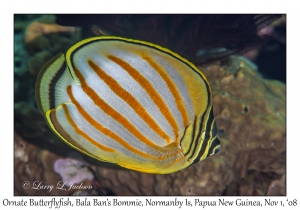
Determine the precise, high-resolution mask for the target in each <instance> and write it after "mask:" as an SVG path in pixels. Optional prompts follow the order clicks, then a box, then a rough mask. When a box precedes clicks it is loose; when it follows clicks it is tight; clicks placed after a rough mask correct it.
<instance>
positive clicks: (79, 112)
mask: <svg viewBox="0 0 300 210" xmlns="http://www.w3.org/2000/svg"><path fill="white" fill-rule="evenodd" d="M36 101H37V105H38V108H39V110H40V111H41V113H42V114H43V115H44V117H45V120H46V121H47V124H48V125H49V127H50V128H51V130H52V131H53V132H54V133H55V134H56V135H57V136H58V137H60V138H61V139H62V140H63V141H64V142H65V143H67V144H68V145H69V146H71V147H73V148H75V149H77V150H78V151H80V152H82V153H84V154H86V155H89V156H91V157H93V158H96V159H98V160H100V161H105V162H110V163H115V164H118V165H120V166H122V167H125V168H128V169H132V170H136V171H139V172H145V173H155V174H167V173H173V172H176V171H179V170H182V169H184V168H186V167H188V166H190V165H191V164H193V163H196V162H198V161H202V160H204V159H205V158H207V157H209V156H211V155H213V154H215V153H217V152H218V151H219V150H220V148H221V145H220V141H219V139H218V138H217V127H216V122H215V119H214V115H213V108H212V96H211V89H210V86H209V84H208V81H207V79H206V77H205V76H204V74H203V73H202V72H201V71H200V70H199V69H198V68H197V67H196V66H195V65H194V64H192V63H191V62H189V61H188V60H186V59H184V58H182V57H181V56H180V55H178V54H176V53H174V52H172V51H171V50H169V49H166V48H164V47H161V46H158V45H156V44H152V43H149V42H145V41H140V40H133V39H128V38H121V37H113V36H101V37H92V38H88V39H85V40H82V41H80V42H78V43H76V44H75V45H73V46H72V47H70V49H68V51H67V52H66V54H63V53H60V54H59V55H57V56H55V57H54V58H52V59H51V60H50V61H49V62H47V63H46V64H45V65H44V67H43V68H42V69H41V71H40V73H39V75H38V78H37V82H36Z"/></svg>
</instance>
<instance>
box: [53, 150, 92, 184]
mask: <svg viewBox="0 0 300 210" xmlns="http://www.w3.org/2000/svg"><path fill="white" fill-rule="evenodd" d="M54 171H55V172H57V173H58V174H59V175H60V176H61V178H62V180H63V182H64V184H65V185H66V186H72V184H79V183H81V182H82V181H84V180H90V181H92V180H93V179H94V175H93V173H92V172H91V171H90V170H89V165H88V163H86V162H85V161H84V160H83V159H82V156H81V155H80V154H79V153H77V152H72V153H71V154H69V155H68V157H67V158H65V159H58V160H56V161H55V163H54Z"/></svg>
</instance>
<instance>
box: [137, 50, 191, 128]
mask: <svg viewBox="0 0 300 210" xmlns="http://www.w3.org/2000/svg"><path fill="white" fill-rule="evenodd" d="M141 56H142V58H143V59H144V60H146V61H147V62H148V63H149V64H150V66H152V68H153V69H155V70H156V72H157V73H158V74H159V75H160V76H161V78H162V79H163V80H164V81H165V82H166V84H167V86H168V88H169V90H170V92H171V93H172V95H173V97H174V99H175V101H176V105H177V108H178V110H179V111H180V113H181V116H182V119H183V125H184V126H187V124H188V114H187V111H186V109H185V107H184V103H183V100H182V98H181V96H180V93H179V91H178V89H177V88H176V85H175V84H174V83H173V81H172V80H171V79H170V77H169V75H168V74H167V73H166V72H165V71H164V70H163V68H162V67H161V66H160V65H159V64H158V63H157V62H155V61H154V60H153V59H152V58H150V57H149V56H147V55H146V54H145V53H142V55H141Z"/></svg>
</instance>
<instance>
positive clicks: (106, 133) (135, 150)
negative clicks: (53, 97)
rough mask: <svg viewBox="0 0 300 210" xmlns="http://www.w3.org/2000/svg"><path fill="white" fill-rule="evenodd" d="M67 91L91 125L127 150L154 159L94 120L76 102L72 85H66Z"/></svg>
mask: <svg viewBox="0 0 300 210" xmlns="http://www.w3.org/2000/svg"><path fill="white" fill-rule="evenodd" d="M67 92H68V95H69V97H70V99H71V101H72V102H73V103H74V104H75V106H76V107H77V109H78V111H79V113H80V114H81V115H82V116H83V117H84V119H86V121H88V122H89V123H90V124H91V125H92V126H94V127H95V128H96V129H97V130H98V131H100V132H102V133H103V134H104V135H106V136H108V137H110V138H112V139H114V140H116V141H117V142H118V143H119V144H121V145H122V146H124V147H125V148H126V149H128V150H129V151H132V152H134V153H136V154H138V155H140V156H143V157H146V158H152V159H154V157H152V156H151V155H149V154H147V153H144V152H141V151H139V150H138V149H136V148H134V147H132V146H131V145H130V144H128V143H127V142H126V141H124V140H123V139H122V138H121V137H119V136H118V135H117V134H115V133H114V132H112V131H110V130H109V129H107V128H105V127H104V126H102V125H101V124H99V123H98V122H97V121H96V120H94V119H93V118H92V117H91V116H90V115H89V114H88V113H87V112H86V111H85V110H84V109H83V108H82V106H80V104H79V103H78V101H77V100H76V99H75V98H74V96H73V93H72V87H71V86H68V87H67Z"/></svg>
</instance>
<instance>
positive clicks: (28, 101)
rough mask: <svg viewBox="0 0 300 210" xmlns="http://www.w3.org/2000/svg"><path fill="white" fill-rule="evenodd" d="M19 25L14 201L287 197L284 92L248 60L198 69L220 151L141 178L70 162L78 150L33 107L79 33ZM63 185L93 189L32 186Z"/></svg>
mask: <svg viewBox="0 0 300 210" xmlns="http://www.w3.org/2000/svg"><path fill="white" fill-rule="evenodd" d="M15 20H16V24H15V69H14V71H15V72H14V76H15V86H14V92H15V106H14V130H15V134H14V145H15V150H14V175H15V176H14V193H15V195H113V194H115V195H285V194H286V191H285V188H286V183H285V180H286V110H285V109H286V86H285V84H283V83H281V82H279V81H276V80H267V79H264V78H262V77H261V76H260V74H259V72H258V71H257V70H256V67H255V65H253V64H252V63H251V62H249V61H248V60H247V59H245V58H243V57H240V56H231V57H230V58H228V59H226V60H224V61H222V62H220V61H218V62H215V63H212V64H209V65H206V66H201V67H199V68H200V69H201V70H202V71H203V72H204V74H205V75H206V76H207V79H208V81H209V83H210V85H211V89H212V93H213V105H214V114H215V118H216V123H217V127H218V132H219V134H218V135H219V136H220V140H221V143H222V149H221V151H220V152H219V153H218V154H217V155H214V156H212V157H210V158H208V159H206V160H205V161H202V162H198V163H196V164H194V165H192V166H190V167H189V168H187V169H184V170H182V171H179V172H176V173H173V174H168V175H153V174H145V173H139V172H135V171H131V170H127V169H124V168H121V167H118V166H116V165H113V164H109V163H102V162H99V161H96V160H93V159H91V158H89V157H86V156H84V155H82V157H83V159H84V160H83V159H81V158H78V155H75V156H76V157H75V156H74V155H71V156H70V154H72V151H73V149H71V148H70V147H68V146H67V145H65V144H64V143H63V142H62V141H61V140H59V139H58V138H57V137H56V136H55V135H54V134H53V133H52V132H51V131H50V129H49V128H48V127H47V125H46V122H45V120H44V118H43V116H42V115H41V114H40V113H39V111H38V109H37V107H36V105H35V101H34V100H35V99H34V83H35V78H36V75H37V73H38V71H39V70H40V68H41V67H42V66H43V64H44V63H46V62H47V61H48V60H49V59H50V58H51V57H53V56H55V55H56V54H57V53H59V52H65V51H66V49H68V47H70V46H71V45H72V44H73V43H75V42H76V41H78V40H80V39H81V33H80V29H79V28H75V27H62V26H58V25H56V24H55V20H54V19H53V17H52V16H30V17H28V16H26V17H23V18H15ZM24 20H25V21H24ZM55 166H56V167H55ZM62 166H63V167H67V168H68V167H69V169H70V170H69V171H68V170H62ZM63 180H64V181H66V180H67V181H70V180H71V181H73V182H74V184H75V186H80V185H81V186H83V185H84V186H92V189H87V188H86V189H83V187H82V188H80V187H78V188H76V187H74V188H73V189H70V190H69V191H67V190H61V189H53V190H51V191H49V189H46V188H45V189H40V190H37V189H33V188H32V187H33V186H34V182H35V181H38V183H41V185H40V186H54V188H55V187H56V186H57V184H58V183H60V181H63ZM26 181H27V182H28V184H29V187H28V188H27V189H25V188H24V185H23V183H24V182H26ZM38 183H36V184H38ZM66 187H67V186H66Z"/></svg>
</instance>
